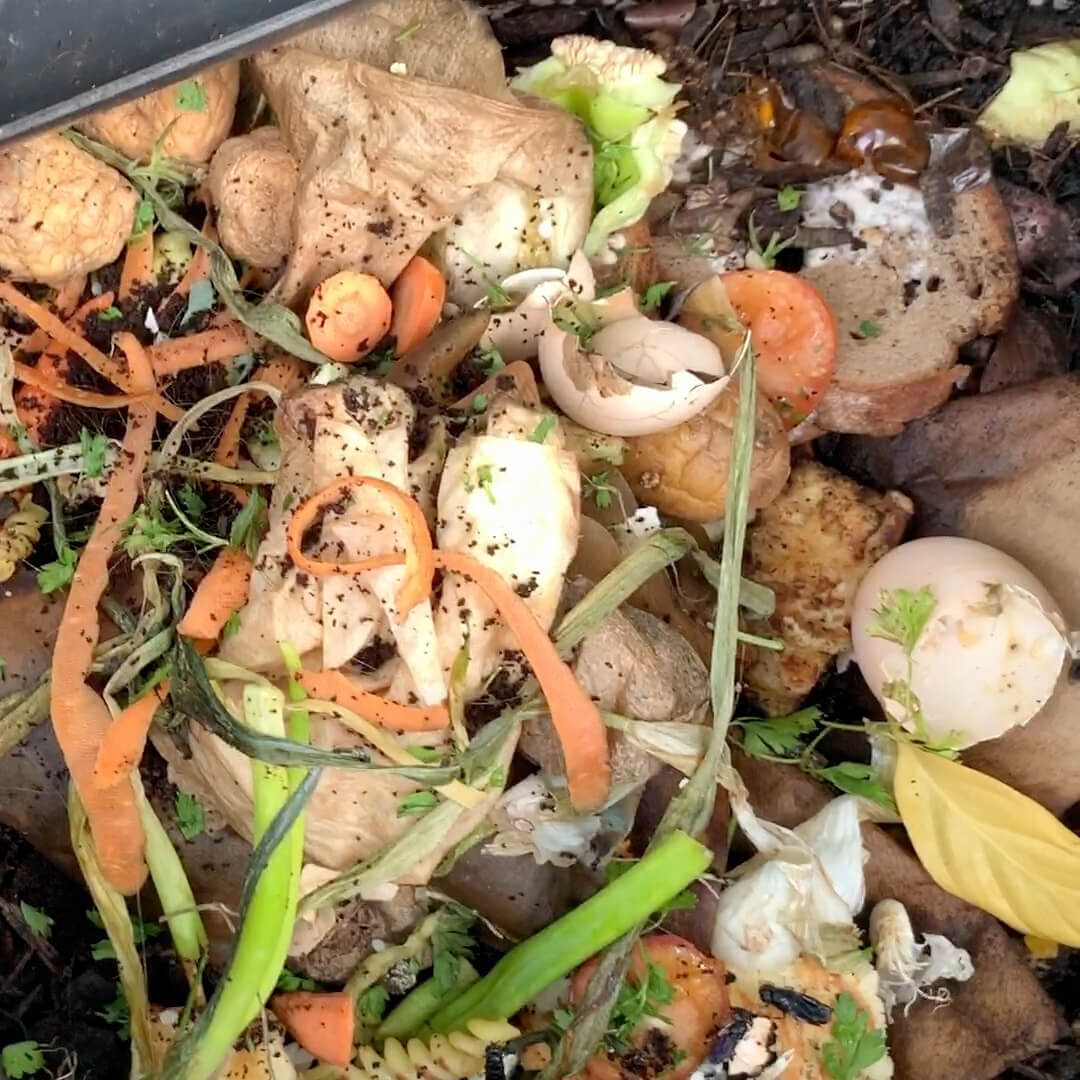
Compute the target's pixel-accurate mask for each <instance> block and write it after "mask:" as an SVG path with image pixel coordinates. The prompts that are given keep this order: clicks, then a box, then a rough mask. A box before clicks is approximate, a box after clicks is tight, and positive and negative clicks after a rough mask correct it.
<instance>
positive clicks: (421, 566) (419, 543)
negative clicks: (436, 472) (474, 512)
mask: <svg viewBox="0 0 1080 1080" xmlns="http://www.w3.org/2000/svg"><path fill="white" fill-rule="evenodd" d="M358 487H369V488H371V489H373V490H374V491H377V492H378V493H379V494H380V495H381V496H382V497H383V498H384V499H385V500H386V501H387V502H388V503H389V504H390V506H391V507H392V509H393V510H394V512H395V516H396V517H397V518H398V520H399V521H400V523H401V524H402V526H403V527H404V532H405V543H404V545H403V546H404V552H391V553H389V554H386V555H372V556H369V557H368V558H366V559H360V560H357V561H355V562H342V561H340V560H339V561H334V560H322V559H314V558H312V557H311V556H309V555H305V554H304V552H303V549H302V547H301V544H302V542H303V538H304V533H305V532H306V531H307V530H308V528H309V527H310V526H311V525H312V524H314V522H315V519H316V517H318V515H319V514H320V513H321V512H322V511H324V510H328V509H330V508H331V507H333V506H334V504H335V503H337V502H338V500H339V499H340V498H341V497H342V496H343V495H345V494H346V493H347V492H348V491H350V490H351V489H352V488H358ZM285 539H286V543H287V545H288V551H289V555H290V557H291V558H292V560H293V563H294V564H295V565H296V566H297V567H299V569H301V570H304V571H306V572H307V573H309V574H313V575H314V576H316V577H328V576H329V575H331V574H363V573H366V572H367V571H369V570H377V569H379V568H380V567H384V566H400V565H401V564H402V563H404V564H405V569H406V575H405V581H404V582H403V583H402V586H401V588H400V590H399V591H398V595H397V606H398V612H399V615H400V617H402V618H404V616H406V615H407V614H408V613H409V612H410V611H412V609H413V608H414V607H416V605H417V604H420V603H422V602H423V601H424V600H426V599H427V598H428V597H429V596H430V595H431V588H432V581H433V578H434V576H435V565H434V561H433V550H434V549H433V546H432V543H431V534H430V533H429V532H428V526H427V519H426V518H425V517H424V512H423V510H421V509H420V506H419V504H418V503H417V502H416V500H415V499H412V498H410V497H409V496H408V495H406V494H405V493H404V492H402V491H400V490H399V489H398V488H396V487H394V485H393V484H389V483H387V482H386V481H385V480H379V479H377V478H376V477H374V476H346V477H344V478H343V479H341V480H336V481H335V482H334V483H332V484H330V485H329V486H328V487H325V488H323V490H322V491H319V492H317V493H316V494H314V495H312V496H311V497H310V498H308V499H306V500H305V501H304V502H303V503H301V504H300V506H299V507H298V508H297V509H296V511H295V512H294V513H293V516H292V518H291V519H290V520H289V525H288V528H287V529H286V533H285Z"/></svg>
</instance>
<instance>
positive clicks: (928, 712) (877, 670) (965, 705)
mask: <svg viewBox="0 0 1080 1080" xmlns="http://www.w3.org/2000/svg"><path fill="white" fill-rule="evenodd" d="M924 586H925V587H928V588H929V589H930V590H931V592H932V593H933V594H934V598H935V601H936V603H935V606H934V610H933V612H932V613H931V615H930V618H929V620H928V622H927V624H926V626H925V628H924V629H923V632H922V634H921V635H920V637H919V640H918V641H917V642H916V644H915V648H914V650H913V652H912V677H911V683H912V689H913V690H914V692H915V694H916V696H917V697H918V700H919V703H920V705H921V707H922V712H923V716H924V718H925V721H926V727H927V731H928V733H929V735H930V737H931V738H933V739H935V740H948V741H949V742H950V743H951V745H953V746H955V747H957V748H963V747H966V746H971V745H973V744H975V743H978V742H983V741H984V740H986V739H994V738H997V737H998V736H999V735H1003V734H1005V732H1006V731H1009V730H1010V729H1011V728H1014V727H1018V726H1020V725H1023V724H1026V723H1027V722H1028V721H1029V720H1030V719H1031V718H1032V717H1033V716H1035V714H1036V713H1037V712H1038V711H1039V710H1040V709H1041V708H1042V707H1043V705H1045V704H1046V702H1047V701H1048V700H1049V699H1050V696H1051V695H1052V693H1053V692H1054V687H1055V686H1056V684H1057V681H1058V677H1059V676H1060V674H1061V669H1062V666H1063V664H1064V662H1065V658H1066V655H1067V652H1068V644H1067V639H1066V635H1065V623H1064V620H1063V618H1062V615H1061V610H1060V608H1059V607H1058V605H1057V604H1056V603H1055V601H1054V598H1053V597H1052V596H1051V595H1050V592H1049V591H1048V590H1047V588H1046V587H1045V586H1044V585H1043V584H1042V582H1040V581H1039V580H1038V578H1036V577H1035V575H1034V574H1032V573H1031V572H1030V571H1029V570H1028V569H1027V568H1026V567H1025V566H1023V565H1022V564H1020V563H1019V562H1017V561H1016V560H1015V559H1013V558H1012V557H1011V556H1009V555H1006V554H1005V553H1004V552H1002V551H998V550H997V549H996V548H993V547H990V546H989V545H987V544H981V543H978V542H977V541H975V540H967V539H964V538H961V537H953V536H935V537H926V538H924V539H921V540H912V541H911V542H909V543H907V544H901V545H900V546H899V547H897V548H894V549H893V550H892V551H890V552H889V553H888V554H887V555H886V556H885V557H884V558H883V559H882V560H881V561H880V562H878V563H877V564H876V565H875V566H874V567H873V569H871V571H870V572H869V573H868V574H867V575H866V577H865V578H863V580H862V583H861V584H860V585H859V589H858V592H857V593H856V595H855V603H854V609H853V612H852V622H851V633H852V640H853V646H854V654H855V660H856V662H857V663H858V665H859V668H860V669H861V671H862V674H863V677H864V678H865V679H866V682H867V684H868V685H869V687H870V689H871V690H872V691H873V693H874V696H875V697H877V699H878V700H879V701H880V702H881V704H882V707H883V708H884V709H885V710H886V711H887V712H888V713H889V714H890V715H893V716H896V717H897V718H898V719H900V718H901V716H902V710H901V708H900V706H899V704H898V703H897V702H896V701H894V700H893V699H891V698H890V697H889V696H888V694H887V692H886V691H887V686H888V684H889V683H890V682H893V681H897V680H901V681H903V680H906V679H907V660H906V657H905V655H904V652H903V650H902V648H901V647H900V646H899V645H897V644H896V643H894V642H892V641H888V640H886V639H884V638H879V637H874V636H872V635H871V633H870V629H871V626H872V620H873V618H874V609H875V608H877V607H879V605H880V604H881V598H882V593H883V592H887V591H889V590H893V589H898V588H899V589H909V590H911V591H913V592H917V591H918V590H919V589H921V588H923V587H924Z"/></svg>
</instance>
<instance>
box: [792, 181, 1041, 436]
mask: <svg viewBox="0 0 1080 1080" xmlns="http://www.w3.org/2000/svg"><path fill="white" fill-rule="evenodd" d="M803 205H804V220H805V223H806V224H807V225H809V226H819V227H820V226H827V225H830V224H832V225H836V224H843V225H844V226H845V227H847V228H849V229H850V230H851V232H852V233H853V234H854V235H855V237H856V242H855V243H854V244H851V245H846V246H844V247H839V248H828V249H824V248H823V249H817V250H811V251H808V252H807V256H806V266H805V268H804V270H803V275H804V276H805V277H806V278H807V279H808V280H809V281H811V282H812V283H813V284H814V285H815V286H817V288H818V289H820V290H821V293H822V294H823V295H824V297H825V299H826V300H827V301H828V302H829V306H830V307H831V308H832V310H833V313H834V314H835V315H836V321H837V325H838V328H839V340H838V350H837V357H836V378H835V381H834V383H833V385H832V386H831V387H830V388H829V390H827V391H826V393H825V396H824V397H823V398H822V400H821V402H820V404H819V405H818V409H817V414H816V416H815V418H814V419H815V421H816V423H817V424H818V425H819V426H820V427H821V428H823V429H825V430H826V431H842V432H854V433H860V434H866V435H889V434H895V433H896V432H898V431H900V430H901V429H902V427H903V425H904V423H906V422H907V421H908V420H913V419H915V418H916V417H920V416H925V415H926V414H927V413H929V412H931V411H932V410H933V409H935V408H936V407H937V406H938V405H940V404H942V402H944V401H945V400H946V399H947V398H948V397H949V395H950V393H951V392H952V389H953V386H954V385H955V384H956V383H957V382H959V381H960V380H962V379H963V378H964V377H965V376H966V375H967V374H968V368H966V367H965V366H964V365H962V364H958V363H957V353H958V350H959V347H960V346H961V345H962V344H964V343H965V342H967V341H970V340H971V339H972V338H975V337H977V336H979V335H983V334H993V333H997V332H998V331H999V330H1002V329H1003V328H1004V327H1005V326H1006V325H1007V323H1008V321H1009V317H1010V315H1011V312H1012V308H1013V304H1014V303H1015V301H1016V299H1017V296H1018V294H1019V287H1020V271H1019V266H1018V263H1017V257H1016V245H1015V241H1014V238H1013V231H1012V223H1011V221H1010V219H1009V215H1008V212H1007V211H1006V209H1005V206H1004V204H1003V203H1002V200H1001V197H1000V196H999V195H998V192H997V189H996V188H995V187H994V186H993V184H987V185H984V186H983V187H980V188H976V189H974V190H972V191H968V192H964V193H962V194H960V195H958V196H957V197H956V200H955V205H954V210H953V214H954V227H953V231H952V235H951V236H948V237H943V236H939V235H937V234H936V233H935V232H934V230H933V228H932V227H931V225H930V222H929V220H928V218H927V215H926V211H925V208H924V205H923V197H922V194H921V193H920V191H919V190H918V189H917V188H914V187H906V186H904V185H899V184H892V183H890V182H889V181H887V180H883V179H882V178H881V177H880V176H877V175H876V174H874V173H871V172H868V171H854V172H850V173H846V174H844V175H843V176H839V177H834V178H832V179H830V180H826V181H822V182H821V183H818V184H812V185H811V186H810V187H809V188H808V189H807V193H806V196H805V198H804V202H803Z"/></svg>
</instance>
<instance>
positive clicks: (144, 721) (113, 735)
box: [94, 679, 169, 790]
mask: <svg viewBox="0 0 1080 1080" xmlns="http://www.w3.org/2000/svg"><path fill="white" fill-rule="evenodd" d="M168 692H169V680H168V679H163V680H162V681H161V682H159V683H158V684H157V686H155V687H154V688H153V689H152V690H150V691H149V692H148V693H145V694H143V696H142V697H141V698H138V699H137V700H135V701H133V702H132V703H131V704H130V705H128V706H127V708H125V709H123V710H121V712H120V714H119V715H118V716H117V717H116V719H115V720H114V721H113V722H112V724H110V725H109V729H108V731H106V732H105V738H104V739H102V740H101V748H100V749H99V750H98V754H97V761H96V763H95V764H94V783H95V785H96V786H97V787H99V788H102V789H105V790H107V789H110V788H112V787H115V786H116V785H117V784H119V783H120V782H121V781H122V780H123V779H124V778H125V777H126V776H127V775H128V774H129V773H130V772H131V770H132V769H135V768H137V767H138V765H139V762H140V761H141V760H142V756H143V751H144V750H145V749H146V738H147V736H148V735H149V734H150V724H151V723H152V722H153V719H154V713H156V712H157V708H158V706H159V705H160V704H161V703H162V702H163V701H164V700H165V695H166V694H167V693H168Z"/></svg>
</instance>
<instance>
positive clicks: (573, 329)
mask: <svg viewBox="0 0 1080 1080" xmlns="http://www.w3.org/2000/svg"><path fill="white" fill-rule="evenodd" d="M551 321H552V322H553V323H554V324H555V325H556V326H557V327H558V328H559V329H560V330H565V331H566V332H567V333H568V334H573V335H574V336H575V337H576V338H577V339H578V341H580V342H581V344H582V345H588V343H589V341H590V339H591V338H592V336H593V334H594V333H596V331H595V330H594V329H593V328H592V327H591V326H589V324H588V323H586V322H585V320H584V319H582V318H581V316H579V315H578V314H577V312H576V311H574V309H573V308H570V307H562V308H553V309H552V312H551Z"/></svg>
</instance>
